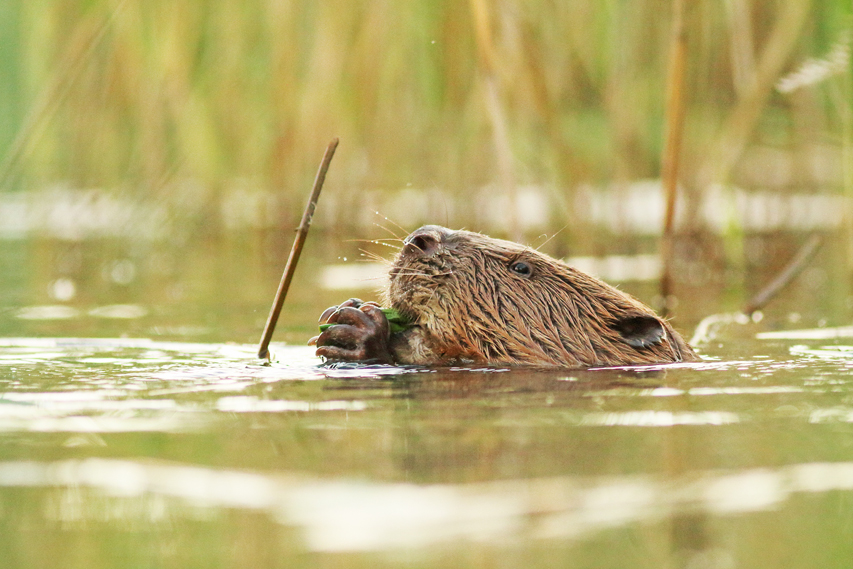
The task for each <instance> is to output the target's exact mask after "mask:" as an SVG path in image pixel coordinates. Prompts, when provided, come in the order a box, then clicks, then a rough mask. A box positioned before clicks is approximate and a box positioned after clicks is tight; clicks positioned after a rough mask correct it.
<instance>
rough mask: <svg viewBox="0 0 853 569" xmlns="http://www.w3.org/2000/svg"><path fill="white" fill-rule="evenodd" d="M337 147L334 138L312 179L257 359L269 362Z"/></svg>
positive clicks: (262, 336)
mask: <svg viewBox="0 0 853 569" xmlns="http://www.w3.org/2000/svg"><path fill="white" fill-rule="evenodd" d="M337 147H338V139H337V138H334V139H332V141H331V142H330V143H329V146H328V147H327V148H326V153H325V154H324V155H323V161H322V162H321V163H320V168H319V170H317V176H316V178H314V186H313V187H312V188H311V196H310V197H309V198H308V205H306V206H305V212H304V213H303V214H302V221H301V222H300V223H299V227H298V228H297V230H296V239H294V240H293V247H292V248H291V249H290V256H289V257H288V258H287V265H286V266H285V267H284V273H283V274H282V275H281V282H280V283H279V285H278V290H277V291H276V293H275V299H274V300H273V303H272V308H271V309H270V314H269V316H268V317H267V323H266V325H265V326H264V332H263V334H262V335H261V342H260V345H259V346H258V358H259V359H262V360H269V357H270V352H269V347H270V341H271V340H272V335H273V332H274V331H275V325H276V323H277V322H278V317H279V315H280V314H281V308H282V306H284V299H285V297H286V296H287V291H288V290H290V281H292V280H293V274H294V273H295V272H296V264H297V263H298V262H299V256H300V255H301V254H302V247H303V246H304V245H305V239H306V238H307V237H308V229H309V228H310V227H311V220H312V219H313V218H314V210H315V209H316V207H317V200H318V199H320V190H322V189H323V182H325V181H326V172H328V170H329V164H330V163H331V161H332V156H334V155H335V149H336V148H337Z"/></svg>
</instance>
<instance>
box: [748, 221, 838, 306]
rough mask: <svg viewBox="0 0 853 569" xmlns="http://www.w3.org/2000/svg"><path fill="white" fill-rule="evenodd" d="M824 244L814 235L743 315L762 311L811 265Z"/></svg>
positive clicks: (755, 298) (750, 303) (818, 236)
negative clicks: (810, 262)
mask: <svg viewBox="0 0 853 569" xmlns="http://www.w3.org/2000/svg"><path fill="white" fill-rule="evenodd" d="M822 243H823V239H822V238H821V236H820V235H812V236H811V238H810V239H809V240H808V241H807V242H806V244H805V245H803V248H802V249H800V250H799V251H798V252H797V254H796V255H795V256H794V258H793V259H791V262H790V263H788V265H787V266H786V267H785V268H784V269H783V270H782V272H781V273H779V274H778V275H777V276H776V278H775V279H773V280H772V281H771V282H770V284H769V285H767V286H766V287H764V288H763V289H762V290H761V292H759V293H758V294H756V295H755V296H754V297H752V300H750V301H749V303H748V304H747V305H746V306H745V307H744V309H743V313H744V314H746V315H747V316H751V315H752V313H753V312H756V311H758V310H761V309H762V308H764V307H765V306H767V303H768V302H770V301H771V300H773V298H774V297H775V296H776V295H777V294H779V292H780V291H781V290H782V289H783V288H785V287H786V286H788V284H790V282H791V281H792V280H794V278H795V277H796V276H797V275H799V274H800V272H801V271H802V270H803V269H804V268H805V267H806V265H808V264H809V261H811V259H812V257H814V255H815V253H817V250H818V248H819V247H820V245H821V244H822Z"/></svg>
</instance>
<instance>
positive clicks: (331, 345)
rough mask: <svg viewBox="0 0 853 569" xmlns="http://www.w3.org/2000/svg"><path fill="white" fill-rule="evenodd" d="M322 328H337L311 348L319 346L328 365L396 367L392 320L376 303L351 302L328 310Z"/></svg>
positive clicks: (321, 319) (317, 339) (327, 332)
mask: <svg viewBox="0 0 853 569" xmlns="http://www.w3.org/2000/svg"><path fill="white" fill-rule="evenodd" d="M320 324H334V326H330V327H329V328H327V329H326V330H325V331H324V332H323V333H321V334H320V335H319V336H316V337H314V338H311V340H309V342H308V343H309V344H316V345H317V352H316V354H317V355H318V356H321V357H323V358H325V359H326V360H327V361H348V362H354V361H356V362H363V361H372V362H378V363H392V358H391V352H390V351H389V349H388V340H389V338H390V336H391V331H390V326H389V325H388V319H387V318H385V315H384V314H383V313H382V311H381V310H380V308H379V305H378V304H376V303H375V302H362V301H361V300H359V299H357V298H351V299H349V300H347V301H346V302H343V303H341V304H340V305H338V306H332V307H330V308H328V309H326V310H325V311H324V312H323V314H322V316H320Z"/></svg>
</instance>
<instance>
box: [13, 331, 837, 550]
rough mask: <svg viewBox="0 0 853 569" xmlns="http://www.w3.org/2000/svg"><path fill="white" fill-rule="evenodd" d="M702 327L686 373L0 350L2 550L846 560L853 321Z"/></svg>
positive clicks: (153, 346) (187, 347)
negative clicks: (769, 328) (804, 326)
mask: <svg viewBox="0 0 853 569" xmlns="http://www.w3.org/2000/svg"><path fill="white" fill-rule="evenodd" d="M712 331H713V334H709V336H708V337H706V338H704V343H703V347H702V352H703V356H704V361H703V362H702V363H698V364H689V365H687V364H686V365H665V366H644V367H631V368H619V369H594V370H582V371H568V370H525V369H514V370H510V369H502V368H484V367H471V368H442V369H417V368H397V367H387V366H372V367H371V366H366V367H365V366H338V367H323V366H321V365H319V364H320V362H319V360H318V359H316V358H315V357H314V356H313V354H312V350H311V349H310V348H307V347H292V346H286V345H275V346H274V349H273V352H274V354H275V357H276V361H274V362H273V364H272V365H261V364H260V362H258V361H257V360H256V359H255V358H254V353H255V346H250V345H235V344H205V343H188V342H184V343H179V342H161V341H154V340H149V339H69V338H63V339H52V338H40V339H33V338H21V339H15V338H8V339H4V340H2V341H0V392H1V394H0V434H1V435H0V436H2V437H3V438H2V444H0V512H2V516H0V519H2V522H0V523H2V525H3V529H2V535H3V537H2V538H0V555H2V558H3V559H4V560H6V566H9V567H55V566H64V567H100V566H103V567H108V566H116V565H117V564H120V565H121V566H127V567H136V566H140V567H142V566H165V565H175V566H178V565H180V566H184V567H188V566H189V567H196V566H197V567H211V566H222V565H228V566H288V567H289V566H293V565H294V564H296V565H299V564H304V565H315V564H317V563H320V564H331V565H332V566H339V565H340V566H389V567H391V566H399V565H401V564H406V565H412V566H419V567H421V566H422V567H444V566H448V564H451V565H455V566H472V567H474V566H483V565H484V564H485V565H487V566H498V567H504V566H505V567H517V566H520V565H524V566H533V567H538V566H542V567H548V566H554V565H555V564H556V565H560V566H589V567H625V566H638V567H662V566H672V567H682V566H683V567H741V566H758V565H761V566H779V567H781V566H791V567H794V566H795V567H832V566H837V567H843V566H846V565H847V563H848V562H849V560H850V559H851V558H853V541H851V539H849V538H850V537H851V535H853V509H851V505H853V444H851V442H850V441H851V440H853V439H852V438H851V432H853V427H851V422H853V397H851V382H850V380H849V373H848V370H849V368H850V366H851V365H853V339H851V337H850V336H851V334H850V330H849V329H846V328H837V329H825V328H824V329H816V330H808V331H799V332H798V331H794V332H783V333H768V332H765V333H763V334H758V337H756V335H755V333H754V330H752V329H751V328H749V327H743V326H739V325H736V324H733V323H729V324H727V325H724V326H717V327H715V328H714V329H713V330H712ZM783 537H784V538H783ZM794 538H796V539H794Z"/></svg>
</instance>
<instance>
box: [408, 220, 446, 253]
mask: <svg viewBox="0 0 853 569" xmlns="http://www.w3.org/2000/svg"><path fill="white" fill-rule="evenodd" d="M449 234H450V230H448V229H445V228H444V227H439V226H437V225H425V226H423V227H421V228H420V229H418V230H417V231H415V232H413V233H412V234H411V235H409V236H408V237H406V240H405V241H403V254H404V255H406V256H409V257H431V256H432V255H433V254H434V253H435V252H436V251H437V250H438V247H439V245H442V244H443V243H444V242H445V241H446V239H447V237H448V236H449Z"/></svg>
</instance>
